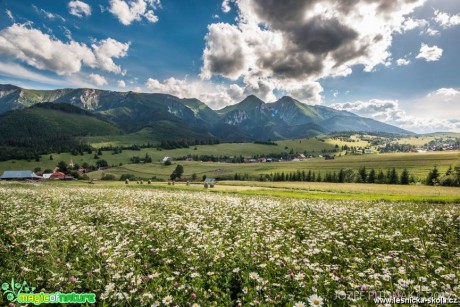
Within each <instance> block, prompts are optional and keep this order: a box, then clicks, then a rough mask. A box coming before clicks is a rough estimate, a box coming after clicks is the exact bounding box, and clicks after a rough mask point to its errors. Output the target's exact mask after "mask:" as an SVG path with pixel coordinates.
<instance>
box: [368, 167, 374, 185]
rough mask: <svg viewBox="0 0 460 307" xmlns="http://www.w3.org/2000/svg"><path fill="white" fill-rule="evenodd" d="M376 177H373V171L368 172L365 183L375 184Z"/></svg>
mask: <svg viewBox="0 0 460 307" xmlns="http://www.w3.org/2000/svg"><path fill="white" fill-rule="evenodd" d="M375 179H376V175H375V169H371V170H370V171H369V176H367V182H368V183H375Z"/></svg>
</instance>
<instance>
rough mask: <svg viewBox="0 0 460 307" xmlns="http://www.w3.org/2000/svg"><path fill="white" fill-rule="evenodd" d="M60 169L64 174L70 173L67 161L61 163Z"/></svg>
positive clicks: (59, 164)
mask: <svg viewBox="0 0 460 307" xmlns="http://www.w3.org/2000/svg"><path fill="white" fill-rule="evenodd" d="M57 166H58V168H59V170H60V171H61V172H63V173H67V172H68V167H67V163H65V161H61V162H59V163H58V165H57Z"/></svg>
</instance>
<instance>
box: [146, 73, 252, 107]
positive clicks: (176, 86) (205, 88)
mask: <svg viewBox="0 0 460 307" xmlns="http://www.w3.org/2000/svg"><path fill="white" fill-rule="evenodd" d="M145 86H146V88H147V90H148V91H151V92H156V93H166V94H170V95H174V96H177V97H179V98H197V99H199V100H201V101H203V102H205V103H206V104H207V105H208V106H210V107H211V108H214V109H220V108H222V107H224V106H226V105H229V104H233V103H235V101H240V100H242V99H243V98H244V96H245V95H244V90H243V89H242V88H241V87H239V86H238V85H236V84H232V85H230V86H228V87H227V86H224V85H216V84H214V83H212V82H209V81H201V80H187V79H183V80H180V79H176V78H169V79H166V80H164V81H163V82H160V81H158V80H156V79H153V78H149V79H148V80H147V82H146V83H145Z"/></svg>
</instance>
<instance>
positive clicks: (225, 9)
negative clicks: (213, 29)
mask: <svg viewBox="0 0 460 307" xmlns="http://www.w3.org/2000/svg"><path fill="white" fill-rule="evenodd" d="M231 10H232V8H231V7H230V0H224V1H223V2H222V11H223V12H224V13H228V12H230V11H231Z"/></svg>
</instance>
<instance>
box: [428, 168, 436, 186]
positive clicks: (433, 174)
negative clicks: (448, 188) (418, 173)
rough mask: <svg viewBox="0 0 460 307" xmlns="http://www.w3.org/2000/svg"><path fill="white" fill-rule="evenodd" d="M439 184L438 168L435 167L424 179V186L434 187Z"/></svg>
mask: <svg viewBox="0 0 460 307" xmlns="http://www.w3.org/2000/svg"><path fill="white" fill-rule="evenodd" d="M438 183H439V171H438V168H437V167H436V166H435V167H434V168H433V169H432V170H431V171H430V172H429V173H428V176H427V177H426V184H427V185H435V184H438Z"/></svg>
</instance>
